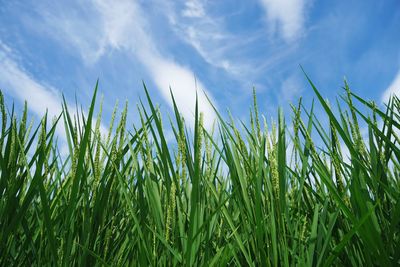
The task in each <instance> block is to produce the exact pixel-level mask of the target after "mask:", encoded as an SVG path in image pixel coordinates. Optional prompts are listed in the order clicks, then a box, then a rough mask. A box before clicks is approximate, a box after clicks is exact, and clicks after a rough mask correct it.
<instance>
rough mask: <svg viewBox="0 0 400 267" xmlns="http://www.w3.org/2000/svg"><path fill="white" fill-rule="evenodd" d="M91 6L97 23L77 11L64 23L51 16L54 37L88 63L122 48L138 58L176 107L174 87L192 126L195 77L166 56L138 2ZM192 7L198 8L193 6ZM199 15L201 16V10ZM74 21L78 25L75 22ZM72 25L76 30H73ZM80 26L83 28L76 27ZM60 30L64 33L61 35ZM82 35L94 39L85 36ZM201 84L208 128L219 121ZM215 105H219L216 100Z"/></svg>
mask: <svg viewBox="0 0 400 267" xmlns="http://www.w3.org/2000/svg"><path fill="white" fill-rule="evenodd" d="M91 3H92V5H91V6H90V7H88V8H89V9H91V12H92V13H91V14H89V16H90V17H95V18H96V19H97V21H95V22H94V23H87V24H86V23H85V22H86V20H87V18H86V17H79V18H77V17H74V16H73V15H72V13H73V12H72V11H70V13H71V14H69V12H68V10H64V17H63V19H62V20H59V19H55V18H53V17H51V16H49V15H47V17H46V18H45V19H46V21H47V23H51V24H52V25H51V27H53V35H57V36H58V37H57V38H60V36H62V37H61V38H63V41H64V42H65V41H66V42H69V44H70V45H73V46H74V47H75V49H78V50H79V53H80V54H81V55H82V57H83V59H84V60H88V61H87V63H89V64H90V63H93V62H92V61H91V60H93V59H94V60H97V59H98V58H99V57H101V56H102V55H103V54H104V53H106V52H107V51H108V49H121V50H125V51H126V52H128V53H129V54H132V55H134V56H136V58H137V59H138V60H139V61H140V62H141V63H142V64H143V66H144V67H145V68H146V69H147V71H148V72H149V73H150V74H151V75H152V77H153V79H154V81H155V83H156V85H157V87H158V90H159V92H160V93H161V95H162V96H163V97H164V99H165V100H166V101H167V102H168V103H169V104H170V105H171V106H172V101H171V97H170V93H169V89H170V86H171V89H172V91H173V93H174V96H175V98H176V100H177V102H178V106H179V108H180V109H181V112H182V113H183V115H184V117H185V119H186V120H187V121H188V122H191V123H192V122H193V121H194V117H193V114H194V106H195V105H194V103H195V95H196V87H195V78H194V74H192V71H191V70H190V68H188V67H184V66H182V65H180V64H178V63H177V62H175V61H174V60H173V59H171V58H168V57H166V56H164V55H162V53H161V52H160V50H159V47H158V46H157V45H156V42H155V41H154V40H153V38H152V36H151V35H150V32H151V29H150V28H149V25H148V22H147V21H146V20H145V18H144V17H143V15H142V14H143V10H142V9H141V7H140V6H139V5H138V4H137V3H136V2H134V1H116V2H114V1H105V0H93V1H92V2H91ZM188 7H189V8H192V9H193V8H194V9H196V7H195V6H193V5H192V6H190V5H189V6H188ZM194 9H193V10H194ZM193 10H192V11H193ZM193 12H194V11H193ZM196 12H197V14H200V13H199V11H198V10H197V11H196ZM192 15H194V13H193V14H192ZM72 19H73V20H74V22H71V20H72ZM77 20H78V21H77ZM71 24H73V25H75V27H69V25H71ZM76 25H80V26H81V27H76ZM85 25H88V26H85ZM82 27H83V28H82ZM65 29H67V30H65ZM60 31H62V32H63V33H64V34H61V35H60ZM81 32H84V33H86V36H93V38H87V37H86V36H82V34H81ZM86 55H90V57H89V58H88V57H87V56H86ZM197 85H198V89H200V90H199V91H198V93H199V110H200V111H201V112H203V113H204V118H205V122H206V126H207V127H209V126H211V124H212V121H213V120H214V119H215V114H214V111H213V109H212V107H211V105H210V104H209V103H208V100H207V99H206V98H205V96H204V95H203V93H202V91H201V90H204V91H205V92H207V95H208V96H210V97H211V94H210V93H209V92H208V91H207V89H206V88H205V87H204V85H203V84H202V83H201V82H198V83H197ZM213 103H214V104H216V103H215V101H214V102H213Z"/></svg>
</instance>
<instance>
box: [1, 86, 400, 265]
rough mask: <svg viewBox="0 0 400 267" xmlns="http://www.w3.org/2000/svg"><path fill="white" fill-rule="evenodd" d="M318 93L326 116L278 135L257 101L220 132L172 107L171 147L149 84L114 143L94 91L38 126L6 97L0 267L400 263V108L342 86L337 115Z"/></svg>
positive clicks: (299, 110) (295, 111)
mask: <svg viewBox="0 0 400 267" xmlns="http://www.w3.org/2000/svg"><path fill="white" fill-rule="evenodd" d="M310 85H311V87H312V88H313V89H314V91H315V94H316V99H317V100H318V102H319V104H321V109H322V110H324V111H325V113H324V114H318V116H317V115H316V114H315V113H314V105H312V106H311V107H310V108H305V107H304V106H303V105H302V103H301V100H300V102H299V103H298V105H295V106H292V112H291V114H288V115H291V116H287V117H286V118H291V123H288V124H286V123H285V116H284V114H283V113H282V112H281V111H280V112H279V116H278V120H277V123H274V122H272V123H271V124H270V127H269V129H268V127H267V123H266V122H265V119H264V120H263V119H262V118H263V117H262V116H259V114H258V113H259V112H258V108H257V103H256V98H255V97H254V104H253V108H252V111H251V114H250V123H249V124H248V125H246V124H245V123H242V124H241V125H240V126H236V125H235V121H234V120H233V119H230V120H224V119H223V118H222V117H221V116H220V115H218V122H217V123H216V124H215V129H214V130H213V131H211V130H210V131H207V130H206V129H205V128H204V127H203V123H202V120H203V118H202V114H201V113H199V112H198V111H197V104H196V113H195V123H194V125H190V126H189V125H185V123H184V120H183V119H182V116H181V114H180V113H179V111H178V109H177V108H176V105H174V107H175V109H174V115H175V117H174V119H173V120H171V122H170V125H168V128H169V129H172V131H173V133H174V140H172V141H171V140H170V139H168V140H167V138H166V130H165V129H164V126H163V121H162V119H161V114H160V112H159V110H158V108H157V107H155V106H154V105H153V103H152V101H151V99H150V97H149V94H148V91H147V89H146V88H145V93H146V97H147V104H146V105H144V104H143V103H141V104H140V105H139V108H138V111H137V113H136V114H137V116H138V117H139V116H140V121H141V123H140V125H135V126H132V127H130V126H129V127H128V126H127V119H126V117H127V112H128V111H127V107H125V108H124V110H123V111H122V113H121V116H120V117H119V118H120V119H119V123H116V124H115V126H116V127H114V122H115V121H116V120H114V118H115V117H118V116H116V109H115V111H114V114H113V116H112V122H111V126H110V129H109V132H108V134H104V133H103V132H102V131H101V130H100V128H101V127H100V125H101V108H100V112H99V114H98V115H97V114H94V110H95V100H96V92H97V85H96V89H95V93H94V96H93V100H92V103H91V106H90V108H89V112H88V113H87V114H86V115H85V113H83V112H81V113H80V115H79V116H77V114H75V115H71V114H72V113H71V112H70V111H69V110H68V107H67V105H66V103H65V101H64V103H63V104H62V105H63V112H62V114H60V116H59V117H58V118H57V119H56V120H54V121H53V123H51V124H50V123H49V122H48V119H47V116H45V117H44V118H43V119H42V121H41V123H40V124H39V125H37V128H35V127H32V124H31V125H30V126H29V125H28V124H29V123H27V122H28V119H27V117H28V116H27V108H26V106H25V110H24V111H23V113H22V116H20V117H19V116H17V115H16V114H15V113H14V108H12V109H11V110H7V107H6V105H5V103H4V98H3V96H2V95H1V97H0V101H1V102H0V106H1V113H2V115H1V116H2V124H1V133H0V134H1V135H0V266H14V265H16V266H94V265H100V266H103V265H104V266H107V265H110V266H130V265H140V266H150V265H162V266H165V265H167V266H176V265H178V266H180V265H188V266H193V265H195V266H198V265H203V266H215V265H216V266H226V265H243V266H329V265H336V266H343V265H347V266H348V265H353V266H376V265H381V266H394V265H397V264H400V183H399V171H400V165H399V164H400V146H399V145H398V144H399V141H400V140H399V136H398V135H396V133H399V129H400V123H399V121H400V112H399V111H400V101H399V99H398V98H397V97H393V98H392V99H391V100H390V102H389V103H388V104H387V105H386V107H385V108H383V109H382V108H379V107H378V106H377V105H376V104H374V103H373V102H369V101H365V100H363V99H362V98H360V97H358V96H357V95H354V94H353V93H351V92H350V90H349V88H348V86H347V84H346V83H345V88H344V89H345V90H344V96H342V97H341V99H340V101H338V105H337V109H335V111H333V109H332V108H331V106H330V104H329V103H328V102H327V101H325V100H324V99H323V98H322V97H321V95H320V93H319V92H318V90H317V89H316V88H315V87H314V85H313V84H312V82H311V81H310ZM171 97H173V96H171ZM356 102H357V103H356ZM174 104H175V102H174ZM361 109H362V110H363V111H362V112H361V111H360V110H361ZM96 117H97V118H96ZM260 120H261V122H260ZM164 124H165V118H164ZM236 124H237V122H236ZM56 125H57V127H61V128H64V129H65V132H66V140H67V142H68V146H69V154H68V156H67V157H63V156H61V155H60V152H59V148H58V145H57V143H59V141H58V142H57V139H56ZM165 128H167V126H165Z"/></svg>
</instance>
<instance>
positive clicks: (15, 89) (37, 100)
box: [0, 45, 62, 117]
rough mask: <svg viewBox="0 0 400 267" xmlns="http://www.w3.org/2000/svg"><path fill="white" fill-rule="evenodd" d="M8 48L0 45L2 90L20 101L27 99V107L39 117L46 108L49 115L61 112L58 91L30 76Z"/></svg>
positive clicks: (56, 114) (0, 82)
mask: <svg viewBox="0 0 400 267" xmlns="http://www.w3.org/2000/svg"><path fill="white" fill-rule="evenodd" d="M10 52H11V50H10V49H5V48H3V46H1V45H0V69H1V71H0V84H1V86H2V89H3V90H6V91H7V92H8V93H10V95H13V96H15V97H16V98H17V99H18V100H20V101H22V102H23V101H25V100H27V101H28V102H29V103H28V104H29V108H30V109H31V110H32V111H33V112H34V113H35V114H36V115H38V116H39V117H42V116H43V115H44V114H45V112H46V110H48V114H49V116H50V117H53V116H58V115H60V114H61V111H62V109H61V98H60V95H59V93H58V91H57V90H56V89H54V88H51V87H49V86H45V85H43V84H41V83H39V82H37V81H36V80H34V79H33V78H32V77H30V76H29V75H28V74H27V73H26V72H25V71H24V70H23V69H22V68H21V67H20V66H19V65H18V64H17V63H16V62H15V61H14V60H13V59H12V58H11V57H10V56H9V53H10Z"/></svg>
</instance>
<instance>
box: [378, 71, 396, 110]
mask: <svg viewBox="0 0 400 267" xmlns="http://www.w3.org/2000/svg"><path fill="white" fill-rule="evenodd" d="M393 95H396V96H400V70H399V71H398V72H397V74H396V77H395V78H394V79H393V81H392V82H391V84H390V85H389V87H388V88H387V89H386V90H385V92H384V93H383V95H382V101H383V102H386V103H387V102H388V101H389V99H390V97H391V96H393Z"/></svg>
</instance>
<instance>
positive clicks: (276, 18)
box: [260, 0, 306, 42]
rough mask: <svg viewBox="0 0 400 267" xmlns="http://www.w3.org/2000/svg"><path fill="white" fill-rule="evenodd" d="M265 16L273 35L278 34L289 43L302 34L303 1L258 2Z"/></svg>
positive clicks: (266, 0)
mask: <svg viewBox="0 0 400 267" xmlns="http://www.w3.org/2000/svg"><path fill="white" fill-rule="evenodd" d="M260 1H261V4H262V6H263V7H264V9H265V12H266V14H267V22H268V24H269V25H268V26H269V27H270V30H271V31H272V32H273V33H276V32H278V33H280V34H281V35H282V37H283V38H284V39H285V40H286V41H288V42H290V41H293V40H296V39H297V38H298V37H299V36H301V34H302V33H303V29H304V22H305V6H306V1H305V0H260Z"/></svg>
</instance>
